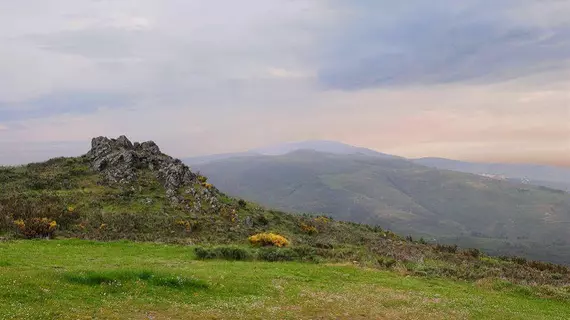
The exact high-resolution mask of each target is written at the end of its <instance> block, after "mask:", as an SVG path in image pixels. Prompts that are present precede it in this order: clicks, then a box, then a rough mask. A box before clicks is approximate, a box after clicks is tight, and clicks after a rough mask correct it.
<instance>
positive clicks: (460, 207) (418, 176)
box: [196, 151, 570, 262]
mask: <svg viewBox="0 0 570 320" xmlns="http://www.w3.org/2000/svg"><path fill="white" fill-rule="evenodd" d="M196 168H198V169H199V170H200V172H202V173H204V174H206V175H208V176H209V177H210V179H211V181H212V182H213V183H215V184H216V185H218V187H219V188H220V189H221V190H223V191H224V192H227V193H229V194H231V195H233V196H240V197H243V198H246V199H248V200H252V201H256V202H259V203H261V204H263V205H266V206H271V207H275V208H278V209H281V210H285V211H292V212H316V213H323V214H327V215H332V216H333V217H335V218H337V219H341V220H347V221H355V222H361V223H372V224H379V225H382V226H385V227H387V228H390V229H391V230H394V231H396V232H399V233H410V234H414V235H417V236H425V237H428V236H429V237H432V236H435V237H436V238H437V239H439V240H441V241H446V242H449V243H451V242H459V243H462V244H464V245H467V246H475V247H480V248H484V249H487V250H489V251H490V252H496V253H498V254H505V253H516V254H519V255H520V254H523V253H526V254H529V256H531V257H535V258H536V257H539V258H540V259H545V257H547V256H550V258H551V259H554V260H556V261H558V262H561V261H562V262H564V261H566V262H567V261H570V260H568V259H570V256H566V254H565V253H564V252H566V250H567V246H568V243H567V241H565V240H564V239H565V234H566V232H568V230H566V229H565V227H564V224H559V223H558V224H557V223H554V221H559V222H560V221H570V195H568V194H566V193H564V192H562V191H558V190H552V189H548V188H543V187H537V186H532V185H527V184H523V183H521V182H514V181H508V180H504V181H503V180H500V179H495V178H490V177H485V176H481V175H473V174H468V173H461V172H455V171H450V170H439V169H434V168H429V167H425V166H422V165H418V164H415V163H413V162H411V161H408V160H402V159H383V158H375V157H369V156H365V155H339V154H336V155H335V154H326V153H319V152H315V151H313V152H307V151H297V152H293V153H288V154H285V155H281V156H258V157H249V158H241V159H240V158H233V159H227V160H224V161H217V162H213V163H210V164H205V165H202V166H197V167H196ZM511 221H513V222H511ZM546 239H549V240H546Z"/></svg>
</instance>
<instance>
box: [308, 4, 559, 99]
mask: <svg viewBox="0 0 570 320" xmlns="http://www.w3.org/2000/svg"><path fill="white" fill-rule="evenodd" d="M537 2H539V1H535V0H520V1H511V0H505V1H485V0H481V1H472V0H469V1H461V2H453V3H450V2H449V1H441V0H439V1H429V2H426V1H420V0H418V1H406V2H403V3H402V4H396V3H394V2H392V1H358V2H342V3H343V4H344V6H343V8H344V10H345V13H343V14H340V17H341V18H340V19H341V20H342V21H343V22H344V23H343V24H342V25H340V24H339V25H338V27H339V28H338V29H337V30H335V31H336V32H332V35H331V36H330V37H327V38H326V39H325V41H323V44H322V48H323V49H322V52H321V56H322V58H321V61H322V63H321V64H320V66H319V80H320V82H321V83H322V84H323V85H324V86H325V87H328V88H337V89H348V90H351V89H362V88H370V87H382V86H389V87H392V86H402V85H430V84H445V83H457V82H467V81H469V82H479V83H489V82H497V81H504V80H508V79H513V78H518V77H523V76H529V75H534V74H537V73H542V72H548V71H560V68H562V69H564V70H566V71H567V70H570V22H569V21H567V20H565V21H564V20H558V19H557V20H554V21H551V22H550V24H548V21H545V20H543V19H533V17H532V16H529V15H531V12H529V10H528V9H529V8H535V7H536V4H537ZM540 3H541V4H542V5H543V6H549V7H550V8H551V9H553V8H556V9H558V10H559V11H561V12H565V13H566V14H567V15H570V5H568V3H567V2H562V1H540ZM513 8H516V9H513ZM542 11H545V10H542ZM552 11H553V10H549V11H548V12H552ZM559 14H560V12H558V15H559ZM527 17H528V19H525V18H527Z"/></svg>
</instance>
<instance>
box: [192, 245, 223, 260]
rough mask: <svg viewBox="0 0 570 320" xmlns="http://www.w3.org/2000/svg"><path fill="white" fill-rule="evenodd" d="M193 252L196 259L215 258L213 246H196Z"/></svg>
mask: <svg viewBox="0 0 570 320" xmlns="http://www.w3.org/2000/svg"><path fill="white" fill-rule="evenodd" d="M194 253H195V254H196V257H198V259H203V260H205V259H216V258H217V255H216V252H215V250H214V249H213V248H204V247H196V248H194Z"/></svg>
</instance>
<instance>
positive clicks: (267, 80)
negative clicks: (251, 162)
mask: <svg viewBox="0 0 570 320" xmlns="http://www.w3.org/2000/svg"><path fill="white" fill-rule="evenodd" d="M568 17H570V1H565V0H461V1H455V0H446V1H438V0H431V1H424V0H408V1H392V0H336V1H335V0H331V1H324V0H323V1H320V0H315V1H311V0H271V1H269V0H240V1H234V0H224V1H223V0H208V1H203V0H201V1H190V0H132V1H127V0H98V1H81V0H50V1H45V0H18V1H13V0H0V163H4V164H8V163H22V162H29V161H37V160H43V159H46V158H49V157H53V156H59V155H79V154H82V153H84V152H86V151H87V150H88V149H89V141H90V138H91V137H93V136H99V135H106V136H118V135H120V134H126V135H128V136H129V137H130V138H131V139H132V140H149V139H152V140H155V141H156V142H157V143H158V144H159V145H160V146H161V147H162V149H163V151H165V152H167V153H170V154H172V155H174V156H178V157H182V156H192V155H200V154H210V153H220V152H234V151H242V150H247V149H251V148H254V147H259V146H263V145H268V144H274V143H278V142H285V141H296V140H308V139H327V140H338V141H342V142H346V143H350V144H354V145H358V146H366V147H370V148H373V149H376V150H379V151H382V152H386V153H393V154H397V155H402V156H409V157H420V156H442V157H450V158H457V159H470V160H485V161H514V162H540V163H553V164H565V165H570V19H568Z"/></svg>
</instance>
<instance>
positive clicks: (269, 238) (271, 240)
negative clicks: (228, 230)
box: [248, 233, 289, 247]
mask: <svg viewBox="0 0 570 320" xmlns="http://www.w3.org/2000/svg"><path fill="white" fill-rule="evenodd" d="M248 240H249V242H250V243H251V244H252V245H254V246H263V247H266V246H275V247H286V246H287V245H289V240H287V238H285V237H283V236H281V235H278V234H275V233H258V234H255V235H253V236H251V237H249V238H248Z"/></svg>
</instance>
